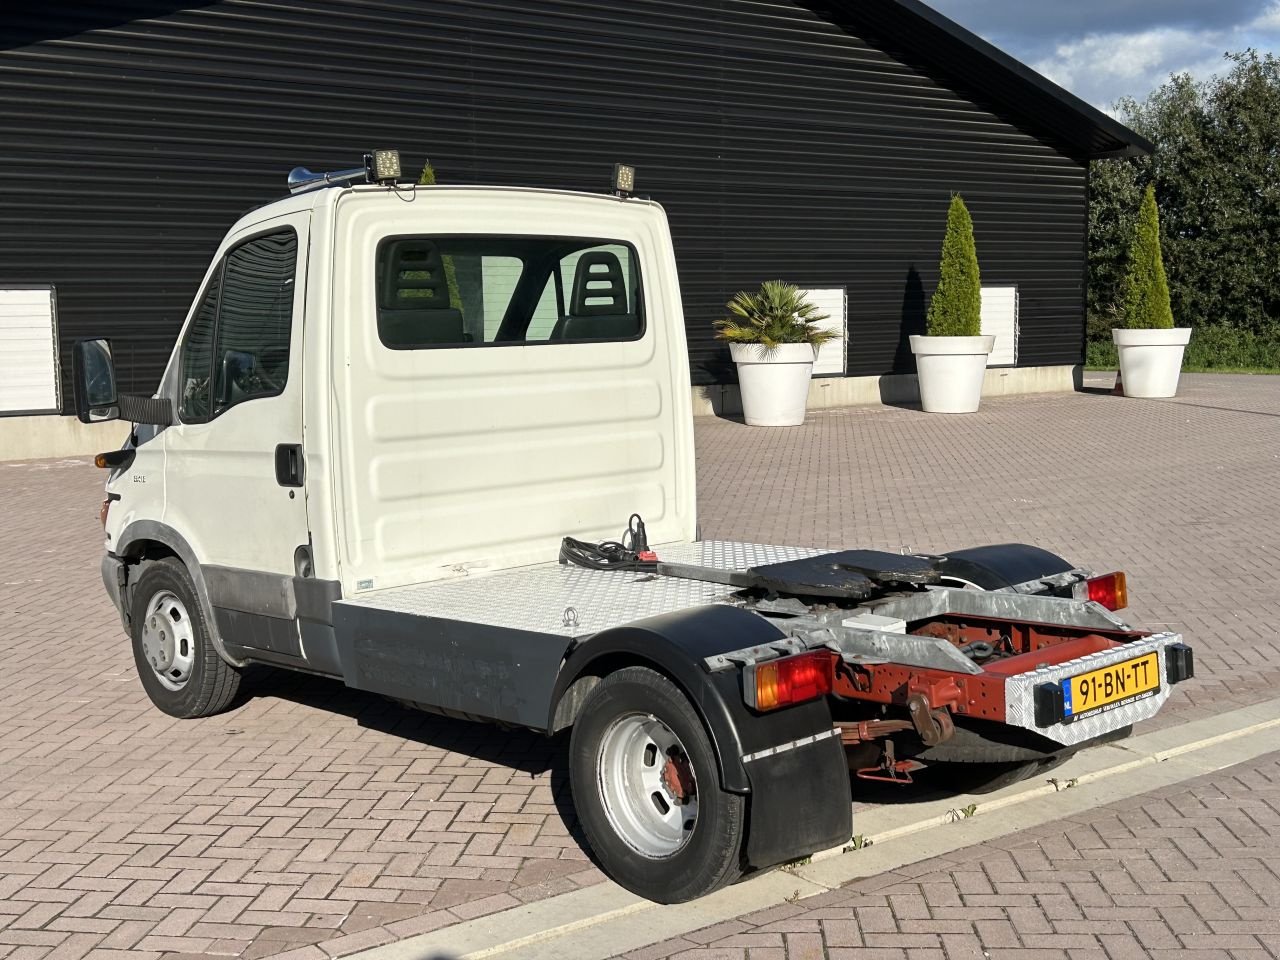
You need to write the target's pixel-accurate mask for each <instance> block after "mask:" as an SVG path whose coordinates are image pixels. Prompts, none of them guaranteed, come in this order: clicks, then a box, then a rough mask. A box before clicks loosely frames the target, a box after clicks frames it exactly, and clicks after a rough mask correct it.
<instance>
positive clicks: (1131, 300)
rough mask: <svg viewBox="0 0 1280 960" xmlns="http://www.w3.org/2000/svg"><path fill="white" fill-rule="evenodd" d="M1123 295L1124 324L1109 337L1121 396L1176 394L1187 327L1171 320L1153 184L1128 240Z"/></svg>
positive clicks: (1143, 201) (1167, 284) (1169, 395)
mask: <svg viewBox="0 0 1280 960" xmlns="http://www.w3.org/2000/svg"><path fill="white" fill-rule="evenodd" d="M1123 298H1124V299H1123V302H1122V304H1121V317H1122V319H1123V321H1124V326H1123V327H1118V328H1116V329H1114V330H1112V331H1111V338H1112V340H1114V341H1115V345H1116V353H1117V354H1119V360H1120V382H1121V383H1122V384H1123V389H1124V395H1125V396H1126V397H1143V398H1147V399H1155V398H1159V397H1172V396H1174V395H1175V394H1176V393H1177V392H1178V377H1179V375H1180V374H1181V373H1182V355H1183V353H1184V352H1185V351H1186V349H1187V344H1188V343H1189V342H1190V341H1191V328H1190V327H1175V326H1174V325H1173V308H1172V306H1171V305H1170V303H1169V281H1168V279H1167V278H1166V276H1165V272H1164V258H1163V256H1162V255H1161V253H1160V213H1159V211H1158V210H1157V209H1156V192H1155V187H1153V186H1152V185H1151V184H1147V189H1146V192H1145V193H1144V194H1143V195H1142V206H1141V208H1140V209H1139V210H1138V222H1137V224H1136V225H1135V227H1134V232H1133V240H1132V242H1131V243H1130V245H1129V269H1128V271H1127V272H1126V273H1125V279H1124V293H1123Z"/></svg>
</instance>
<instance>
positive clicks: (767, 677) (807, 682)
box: [743, 650, 835, 710]
mask: <svg viewBox="0 0 1280 960" xmlns="http://www.w3.org/2000/svg"><path fill="white" fill-rule="evenodd" d="M834 681H835V658H834V657H833V656H832V655H831V654H830V653H828V652H826V651H825V650H822V651H818V652H816V653H802V654H799V655H797V656H794V657H783V658H782V659H781V660H770V661H768V662H766V663H756V664H752V665H750V666H748V667H747V669H746V670H745V671H744V672H743V692H744V694H745V695H746V700H747V706H749V707H754V708H755V709H756V710H776V709H778V708H779V707H786V706H790V705H791V704H793V703H804V702H805V701H806V700H816V699H817V698H818V697H825V696H826V695H827V694H829V693H830V692H831V688H832V685H833V684H834Z"/></svg>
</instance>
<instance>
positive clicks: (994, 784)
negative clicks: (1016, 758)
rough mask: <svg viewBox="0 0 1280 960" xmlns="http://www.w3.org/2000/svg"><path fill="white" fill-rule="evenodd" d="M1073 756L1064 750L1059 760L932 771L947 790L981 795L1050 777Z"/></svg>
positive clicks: (964, 765) (944, 766)
mask: <svg viewBox="0 0 1280 960" xmlns="http://www.w3.org/2000/svg"><path fill="white" fill-rule="evenodd" d="M1073 756H1075V751H1074V750H1064V751H1063V752H1062V753H1061V754H1059V755H1057V756H1053V757H1046V758H1045V759H1043V760H1031V761H1028V762H1025V763H941V764H937V765H936V766H934V767H931V768H930V769H931V770H932V771H933V772H934V775H935V776H936V777H937V779H938V781H939V783H940V784H941V783H945V784H946V785H947V789H948V790H954V791H956V792H958V793H973V794H978V795H981V794H987V793H995V792H996V791H997V790H1000V789H1003V788H1004V787H1009V786H1012V785H1013V784H1015V783H1021V782H1022V781H1023V780H1029V779H1031V778H1032V777H1039V776H1041V775H1043V774H1046V773H1049V772H1050V771H1051V770H1055V769H1057V768H1058V767H1060V766H1062V764H1064V763H1066V762H1067V761H1068V760H1070V759H1071V758H1072V757H1073Z"/></svg>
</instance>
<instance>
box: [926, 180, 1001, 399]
mask: <svg viewBox="0 0 1280 960" xmlns="http://www.w3.org/2000/svg"><path fill="white" fill-rule="evenodd" d="M925 330H926V334H925V335H924V336H912V337H911V352H912V353H914V354H915V356H916V372H917V374H918V375H919V379H920V405H921V406H922V407H924V409H925V410H926V411H927V412H929V413H973V412H974V411H976V410H977V409H978V405H979V404H980V403H981V401H982V380H983V378H984V377H985V376H986V372H987V357H988V356H990V354H991V348H992V347H994V346H995V342H996V338H995V337H993V336H983V335H982V280H981V278H980V276H979V274H978V253H977V250H976V248H975V246H974V242H973V219H972V218H971V217H970V216H969V209H968V208H967V207H966V206H965V205H964V200H963V199H962V198H961V197H960V195H959V194H955V195H954V196H952V198H951V207H950V209H948V211H947V233H946V236H945V237H944V238H943V241H942V265H941V270H940V273H939V278H938V289H937V290H935V291H934V294H933V299H932V300H931V301H929V314H928V317H927V319H926V321H925Z"/></svg>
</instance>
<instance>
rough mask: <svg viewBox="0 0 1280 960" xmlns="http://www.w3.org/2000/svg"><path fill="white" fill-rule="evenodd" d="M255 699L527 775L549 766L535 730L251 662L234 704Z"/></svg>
mask: <svg viewBox="0 0 1280 960" xmlns="http://www.w3.org/2000/svg"><path fill="white" fill-rule="evenodd" d="M259 697H269V698H278V699H281V700H288V701H291V702H293V703H297V704H301V705H304V706H308V707H315V708H316V709H318V710H324V711H326V712H328V713H333V714H337V715H340V716H345V717H349V718H351V719H352V720H354V721H355V722H356V723H357V724H358V725H359V726H362V727H367V728H369V729H371V730H379V731H381V732H383V733H388V734H391V735H392V736H396V737H400V738H401V739H404V740H411V741H414V742H415V743H420V744H422V745H424V746H428V747H434V748H436V749H438V750H447V751H450V752H453V753H460V754H463V755H465V756H468V757H473V758H474V759H477V760H482V761H484V762H487V763H495V764H501V765H503V766H506V767H511V768H512V769H515V770H519V771H521V772H522V773H527V774H529V775H530V776H538V775H541V774H544V773H547V772H548V771H549V770H552V768H553V766H554V754H555V753H556V749H557V748H556V745H555V742H554V741H553V740H550V739H548V738H547V737H545V736H543V735H541V734H538V733H534V732H533V731H530V730H524V729H516V728H509V727H501V726H498V725H496V724H490V723H480V722H475V721H471V720H465V719H455V718H453V717H445V716H441V715H439V714H434V713H428V712H426V711H424V710H417V709H415V708H413V707H409V706H405V705H402V704H400V703H397V702H396V701H394V700H391V699H389V698H387V697H383V696H381V695H379V694H374V693H366V692H364V691H361V690H354V689H352V688H351V687H348V686H346V685H345V684H343V683H342V681H340V680H334V679H330V678H328V677H316V676H309V675H307V674H302V673H294V672H291V671H288V670H276V669H274V668H271V667H264V666H259V665H256V664H255V665H253V666H251V667H250V668H249V669H248V670H246V671H245V677H244V682H243V683H242V684H241V693H240V695H239V697H238V698H237V703H236V704H235V706H239V705H241V704H242V703H243V702H246V701H248V700H249V699H256V698H259Z"/></svg>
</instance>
